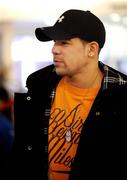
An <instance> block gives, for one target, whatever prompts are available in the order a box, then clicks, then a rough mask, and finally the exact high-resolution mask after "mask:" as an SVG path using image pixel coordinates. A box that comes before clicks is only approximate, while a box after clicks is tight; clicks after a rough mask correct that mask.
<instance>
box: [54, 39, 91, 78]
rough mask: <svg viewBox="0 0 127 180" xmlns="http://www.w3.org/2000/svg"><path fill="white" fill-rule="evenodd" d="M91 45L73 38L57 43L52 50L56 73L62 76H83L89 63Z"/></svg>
mask: <svg viewBox="0 0 127 180" xmlns="http://www.w3.org/2000/svg"><path fill="white" fill-rule="evenodd" d="M88 51H89V43H88V42H85V41H82V40H80V39H79V38H72V39H70V40H62V41H55V42H54V46H53V48H52V54H53V61H54V65H55V68H56V73H57V74H58V75H61V76H71V77H72V76H74V75H76V74H79V73H80V74H81V73H83V71H84V68H85V66H86V65H87V63H88V60H89V59H88Z"/></svg>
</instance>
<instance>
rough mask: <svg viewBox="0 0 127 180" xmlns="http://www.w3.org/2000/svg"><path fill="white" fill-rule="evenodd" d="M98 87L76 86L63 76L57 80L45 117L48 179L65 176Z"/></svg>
mask: <svg viewBox="0 0 127 180" xmlns="http://www.w3.org/2000/svg"><path fill="white" fill-rule="evenodd" d="M99 88H100V86H99V87H96V88H92V89H83V88H78V87H75V86H72V85H70V84H69V83H67V82H66V80H65V78H62V79H61V81H60V82H59V84H58V86H57V89H56V95H55V99H54V102H53V105H52V108H51V115H50V120H49V132H48V161H49V179H51V180H67V179H68V176H69V172H70V171H71V164H72V162H73V161H74V157H75V154H76V151H77V147H78V142H79V138H80V134H81V130H82V127H83V124H84V122H85V120H86V118H87V116H88V113H89V111H90V109H91V106H92V104H93V102H94V99H95V97H96V95H97V93H98V90H99Z"/></svg>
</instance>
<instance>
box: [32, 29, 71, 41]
mask: <svg viewBox="0 0 127 180" xmlns="http://www.w3.org/2000/svg"><path fill="white" fill-rule="evenodd" d="M35 35H36V38H37V39H38V40H39V41H51V40H67V39H71V38H73V37H74V36H73V35H71V34H69V33H67V32H66V33H65V32H64V31H63V30H61V29H58V28H55V27H54V26H49V27H43V28H37V29H36V30H35Z"/></svg>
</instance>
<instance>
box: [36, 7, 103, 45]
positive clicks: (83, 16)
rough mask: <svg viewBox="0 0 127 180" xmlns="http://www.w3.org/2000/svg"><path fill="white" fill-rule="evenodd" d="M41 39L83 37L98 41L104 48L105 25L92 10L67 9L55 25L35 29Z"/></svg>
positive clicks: (87, 39)
mask: <svg viewBox="0 0 127 180" xmlns="http://www.w3.org/2000/svg"><path fill="white" fill-rule="evenodd" d="M35 35H36V37H37V39H38V40H39V41H50V40H68V39H71V38H75V37H78V38H81V39H83V40H86V41H88V42H91V41H96V42H97V43H98V44H99V47H100V48H102V47H103V46H104V43H105V27H104V24H103V23H102V21H101V20H100V19H99V18H98V17H97V16H95V15H94V14H93V13H91V12H90V11H83V10H78V9H70V10H67V11H65V12H64V13H63V14H62V15H61V16H60V17H59V19H58V20H57V21H56V23H55V24H54V25H53V26H47V27H39V28H36V29H35Z"/></svg>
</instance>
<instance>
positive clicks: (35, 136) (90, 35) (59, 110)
mask: <svg viewBox="0 0 127 180" xmlns="http://www.w3.org/2000/svg"><path fill="white" fill-rule="evenodd" d="M35 35H36V37H37V39H38V40H40V41H50V40H53V41H54V45H53V48H52V54H53V63H54V64H53V65H50V66H47V67H45V68H43V69H40V70H38V71H36V72H34V73H32V74H31V75H30V76H29V77H28V78H27V82H26V86H27V88H28V92H27V93H24V94H21V93H15V104H14V113H15V114H14V115H15V148H14V149H15V153H14V156H15V159H16V162H15V163H16V169H15V173H17V174H18V175H19V177H18V178H19V179H20V178H21V179H34V178H36V179H44V180H47V179H52V180H59V179H60V180H67V179H71V180H77V179H80V180H81V179H83V180H84V179H117V178H127V175H126V162H127V148H126V139H127V131H126V107H127V76H126V75H124V74H122V73H121V72H118V71H117V70H115V69H113V68H111V67H109V66H107V65H105V64H103V63H102V62H100V61H99V53H100V50H101V48H103V46H104V43H105V28H104V25H103V23H102V22H101V20H100V19H99V18H98V17H96V16H95V15H94V14H92V13H91V12H90V11H82V10H75V9H74V10H73V9H72V10H68V11H66V12H64V13H63V14H62V15H61V16H60V17H59V19H58V20H57V21H56V23H55V24H54V26H50V27H43V28H37V29H36V30H35Z"/></svg>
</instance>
